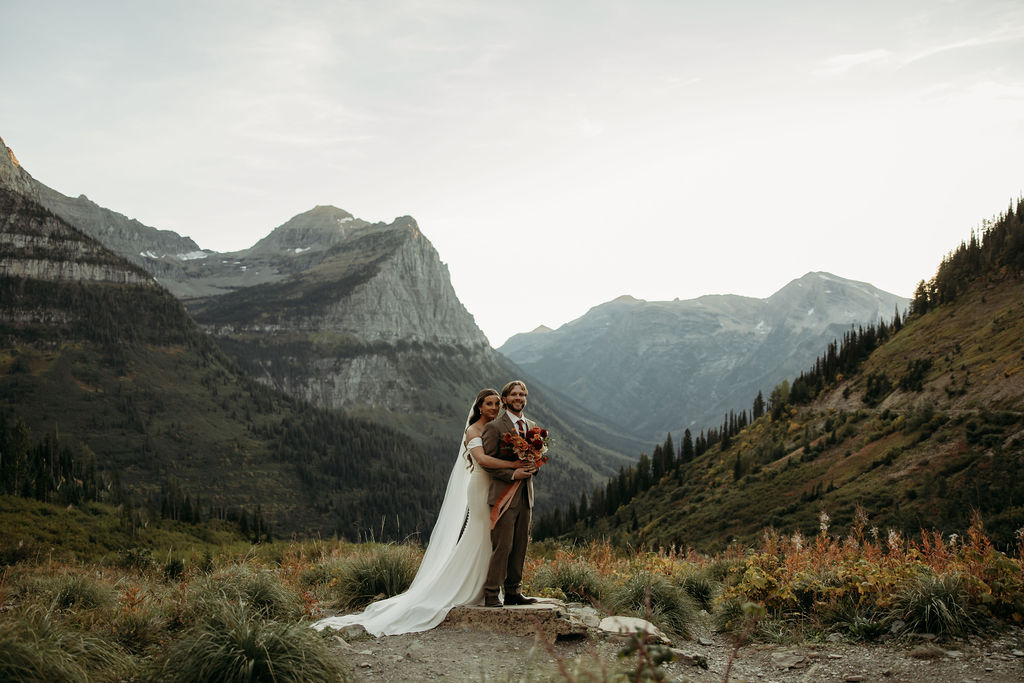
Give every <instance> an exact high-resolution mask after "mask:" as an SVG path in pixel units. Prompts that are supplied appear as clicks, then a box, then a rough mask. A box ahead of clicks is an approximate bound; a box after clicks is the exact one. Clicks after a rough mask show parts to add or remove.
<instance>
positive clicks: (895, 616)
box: [889, 572, 980, 636]
mask: <svg viewBox="0 0 1024 683" xmlns="http://www.w3.org/2000/svg"><path fill="white" fill-rule="evenodd" d="M979 616H980V612H979V610H978V609H977V608H976V607H975V606H974V605H972V603H971V600H970V595H969V593H968V591H967V583H966V581H965V580H964V577H963V576H962V575H960V574H957V573H948V574H939V575H936V574H933V573H931V572H922V573H920V574H918V575H916V576H914V577H913V578H911V579H909V580H907V581H906V582H905V583H904V584H903V585H902V586H901V587H900V588H899V590H898V591H897V592H896V595H895V596H894V598H893V602H892V607H891V608H890V610H889V621H890V622H893V621H896V620H900V621H902V622H904V624H905V626H904V628H903V630H904V631H905V632H909V633H934V634H935V635H939V636H964V635H968V634H970V633H973V632H975V631H976V630H978V627H979V624H978V618H979Z"/></svg>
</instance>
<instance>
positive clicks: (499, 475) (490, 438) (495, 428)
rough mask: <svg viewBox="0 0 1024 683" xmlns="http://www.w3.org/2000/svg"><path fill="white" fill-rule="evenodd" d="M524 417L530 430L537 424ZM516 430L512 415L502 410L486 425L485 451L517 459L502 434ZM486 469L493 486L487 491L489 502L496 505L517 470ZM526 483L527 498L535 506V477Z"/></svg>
mask: <svg viewBox="0 0 1024 683" xmlns="http://www.w3.org/2000/svg"><path fill="white" fill-rule="evenodd" d="M523 419H524V420H526V429H528V430H529V429H532V428H533V427H536V426H537V424H536V423H535V422H534V421H533V420H531V419H530V418H528V417H526V416H525V415H524V416H523ZM515 431H516V425H515V422H513V418H512V416H511V415H509V414H508V413H507V412H502V414H501V415H499V416H498V418H497V419H495V420H491V421H490V422H488V423H487V425H486V426H485V427H484V433H483V436H482V437H481V438H482V439H483V442H484V453H486V454H487V455H490V456H492V457H495V458H500V459H502V460H517V459H518V458H517V457H516V455H515V454H514V453H512V452H511V451H510V450H509V449H507V448H506V447H505V445H504V444H502V443H501V435H502V434H504V433H505V432H513V433H514V432H515ZM484 470H485V471H486V472H487V473H488V474H490V475H491V488H490V489H489V490H488V491H487V504H488V505H494V504H495V503H497V502H498V498H500V497H501V493H502V491H504V490H505V489H506V488H507V487H508V485H509V484H511V483H512V473H513V472H515V470H514V469H511V468H508V467H498V468H491V467H485V468H484ZM525 484H526V498H527V500H528V501H529V505H530V507H533V477H530V478H529V479H526V480H525Z"/></svg>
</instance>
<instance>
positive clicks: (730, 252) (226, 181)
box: [0, 0, 1024, 346]
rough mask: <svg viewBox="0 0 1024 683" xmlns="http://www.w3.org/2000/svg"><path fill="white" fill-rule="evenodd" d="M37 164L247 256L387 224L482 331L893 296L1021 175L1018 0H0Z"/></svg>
mask: <svg viewBox="0 0 1024 683" xmlns="http://www.w3.org/2000/svg"><path fill="white" fill-rule="evenodd" d="M0 26H3V27H4V30H3V39H2V40H0V136H2V137H3V139H4V140H5V142H6V143H7V144H8V146H10V147H11V148H12V149H14V150H15V152H16V153H17V155H18V158H19V160H20V161H21V163H22V164H23V165H24V166H25V168H26V169H27V170H28V171H29V172H30V173H32V174H33V175H34V176H35V177H36V178H37V179H39V180H40V181H42V182H43V183H45V184H47V185H49V186H51V187H53V188H55V189H57V190H59V191H61V192H63V193H65V194H69V195H72V196H77V195H78V194H86V195H88V196H89V198H90V199H92V200H93V201H95V202H97V203H99V204H101V205H102V206H106V207H108V208H111V209H114V210H116V211H119V212H121V213H124V214H126V215H128V216H130V217H133V218H138V219H139V220H140V221H142V222H143V223H146V224H147V225H152V226H155V227H158V228H163V229H171V230H174V231H176V232H179V233H181V234H184V235H189V236H191V237H192V238H193V239H194V240H195V241H196V242H198V243H199V245H200V246H201V247H203V248H207V249H215V250H218V251H227V250H235V249H241V248H245V247H248V246H250V245H252V244H253V243H255V242H256V241H257V240H258V239H259V238H261V237H263V236H264V235H266V234H267V233H268V232H270V230H272V229H273V228H274V227H276V226H278V225H280V224H282V223H284V222H285V221H286V220H288V219H289V218H290V217H292V216H294V215H296V214H298V213H301V212H303V211H306V210H308V209H310V208H312V207H313V206H315V205H317V204H333V205H335V206H338V207H341V208H343V209H345V210H347V211H350V212H351V213H353V214H355V215H356V216H359V217H360V218H364V219H366V220H370V221H391V220H392V219H394V218H395V217H397V216H401V215H411V216H413V217H414V218H415V219H416V220H417V221H418V222H419V224H420V227H421V229H422V230H423V232H424V234H425V235H426V236H427V237H428V238H429V239H430V240H431V242H432V243H433V244H434V246H435V247H436V248H437V250H438V252H439V253H440V255H441V259H442V260H443V261H444V262H446V263H447V264H448V267H449V269H450V271H451V275H452V282H453V284H454V286H455V289H456V291H457V293H458V295H459V298H460V299H461V300H462V301H463V303H464V304H465V305H466V307H467V308H468V309H469V311H470V313H472V314H473V315H474V316H475V317H476V320H477V323H478V324H479V325H480V327H481V328H482V329H483V330H484V332H485V333H486V334H487V336H488V338H489V339H490V340H491V342H492V343H493V344H494V345H495V346H499V345H500V344H502V343H503V342H504V341H505V339H506V338H507V337H508V336H510V335H512V334H514V333H516V332H522V331H528V330H530V329H533V328H534V327H536V326H537V325H540V324H545V325H548V326H550V327H557V326H558V325H561V324H563V323H565V322H567V321H569V320H572V319H574V318H576V317H579V316H580V315H582V314H583V313H584V312H586V310H587V309H589V308H590V307H592V306H594V305H597V304H599V303H602V302H604V301H608V300H610V299H613V298H615V297H617V296H620V295H622V294H631V295H633V296H635V297H638V298H642V299H648V300H666V299H674V298H680V299H689V298H694V297H697V296H700V295H703V294H716V293H734V294H743V295H747V296H756V297H766V296H769V295H770V294H771V293H772V292H774V291H776V290H777V289H778V288H780V287H781V286H783V285H784V284H785V283H787V282H788V281H790V280H792V279H794V278H797V277H800V276H801V275H803V274H804V273H806V272H808V271H815V270H825V271H829V272H832V273H834V274H836V275H839V276H841V277H846V278H850V279H854V280H863V281H867V282H870V283H872V284H874V285H876V286H878V287H881V288H882V289H885V290H888V291H891V292H893V293H896V294H899V295H903V296H910V295H911V294H912V292H913V289H914V286H915V285H916V283H917V282H918V281H919V280H921V279H927V278H929V277H931V276H932V275H933V274H934V273H935V269H936V267H937V266H938V263H939V261H940V259H941V258H942V256H943V255H944V254H945V253H947V252H948V251H950V250H951V249H953V248H955V247H956V246H957V245H958V244H959V243H960V241H961V240H963V239H966V238H968V237H969V234H970V230H971V229H972V227H977V226H979V225H980V224H981V221H982V220H983V219H985V218H990V217H992V216H993V215H994V214H996V213H998V212H1000V211H1002V210H1003V209H1005V208H1006V207H1007V206H1008V204H1009V203H1010V201H1011V199H1015V198H1017V197H1019V196H1020V195H1021V193H1022V191H1024V170H1022V169H1024V166H1022V163H1021V159H1022V158H1024V156H1022V153H1024V3H1021V2H1019V1H1018V0H1011V1H1006V2H999V1H966V2H956V1H945V0H923V1H916V0H915V1H907V2H901V1H899V0H886V1H884V2H876V1H874V0H867V1H864V0H861V1H859V2H852V1H851V2H829V1H828V0H814V1H809V2H797V1H790V2H767V1H764V2H762V1H747V2H739V1H734V2H711V1H708V2H691V1H686V0H664V1H657V0H629V1H628V2H627V1H625V0H621V1H611V0H608V1H600V0H596V1H589V2H584V1H571V0H547V1H532V0H527V1H524V0H515V1H514V2H511V1H509V0H498V1H490V0H487V1H479V2H472V1H469V0H465V1H463V0H428V1H423V2H414V1H411V0H409V1H389V0H374V1H367V2H358V1H349V0H323V1H320V2H312V1H311V2H264V1H259V0H244V1H238V2H236V1H234V0H232V1H220V0H202V1H199V2H185V1H177V2H160V3H155V2H140V1H138V0H134V1H132V2H101V1H97V0H91V1H89V2H82V1H80V0H75V1H74V2H50V1H47V0H0Z"/></svg>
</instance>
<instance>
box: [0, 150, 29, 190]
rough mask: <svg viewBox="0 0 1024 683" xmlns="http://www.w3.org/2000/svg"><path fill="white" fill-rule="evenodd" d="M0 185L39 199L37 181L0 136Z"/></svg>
mask: <svg viewBox="0 0 1024 683" xmlns="http://www.w3.org/2000/svg"><path fill="white" fill-rule="evenodd" d="M0 186H2V187H6V188H7V189H9V190H11V191H12V192H15V193H17V194H20V195H25V196H28V197H32V198H34V199H38V192H37V190H36V184H35V181H34V180H33V179H32V176H31V175H29V173H28V171H26V170H25V169H24V168H22V167H21V164H20V163H18V158H17V157H15V156H14V150H12V149H10V148H9V147H8V146H7V145H5V144H4V141H3V138H0Z"/></svg>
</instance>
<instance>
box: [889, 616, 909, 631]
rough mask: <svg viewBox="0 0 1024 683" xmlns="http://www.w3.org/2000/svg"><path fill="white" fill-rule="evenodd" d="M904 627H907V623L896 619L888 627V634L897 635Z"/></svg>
mask: <svg viewBox="0 0 1024 683" xmlns="http://www.w3.org/2000/svg"><path fill="white" fill-rule="evenodd" d="M906 627H907V622H905V621H903V620H901V619H897V620H896V621H894V622H892V626H890V627H889V633H899V632H900V631H902V630H903V629H905V628H906Z"/></svg>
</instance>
